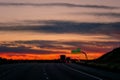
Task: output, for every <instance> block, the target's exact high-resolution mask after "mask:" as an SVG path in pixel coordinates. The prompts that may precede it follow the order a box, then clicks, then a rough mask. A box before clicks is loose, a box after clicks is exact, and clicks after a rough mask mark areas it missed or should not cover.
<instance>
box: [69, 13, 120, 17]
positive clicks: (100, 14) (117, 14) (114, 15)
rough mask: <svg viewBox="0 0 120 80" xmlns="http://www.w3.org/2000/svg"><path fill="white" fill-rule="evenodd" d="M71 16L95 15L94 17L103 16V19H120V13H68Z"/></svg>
mask: <svg viewBox="0 0 120 80" xmlns="http://www.w3.org/2000/svg"><path fill="white" fill-rule="evenodd" d="M68 14H71V15H93V16H102V17H114V18H120V13H113V12H109V13H68Z"/></svg>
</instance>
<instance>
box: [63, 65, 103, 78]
mask: <svg viewBox="0 0 120 80" xmlns="http://www.w3.org/2000/svg"><path fill="white" fill-rule="evenodd" d="M64 66H65V67H67V68H69V69H70V70H73V71H76V72H78V73H81V74H84V75H87V76H89V77H92V78H95V79H97V80H103V79H102V78H100V77H97V76H94V75H92V74H88V73H86V72H83V71H80V70H76V69H74V68H71V67H69V66H66V65H64Z"/></svg>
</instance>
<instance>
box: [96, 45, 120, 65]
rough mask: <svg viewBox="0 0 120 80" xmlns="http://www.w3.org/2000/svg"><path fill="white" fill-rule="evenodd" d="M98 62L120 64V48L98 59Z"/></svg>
mask: <svg viewBox="0 0 120 80" xmlns="http://www.w3.org/2000/svg"><path fill="white" fill-rule="evenodd" d="M96 61H97V62H107V63H120V47H119V48H116V49H113V50H112V51H110V52H108V53H106V54H104V55H103V56H101V57H100V58H98V59H96Z"/></svg>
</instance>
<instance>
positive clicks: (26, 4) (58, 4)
mask: <svg viewBox="0 0 120 80" xmlns="http://www.w3.org/2000/svg"><path fill="white" fill-rule="evenodd" d="M0 6H35V7H36V6H37V7H45V6H48V7H56V6H61V7H77V8H79V7H80V8H97V9H119V7H114V6H105V5H81V4H72V3H10V2H9V3H3V2H0Z"/></svg>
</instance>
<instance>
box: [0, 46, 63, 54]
mask: <svg viewBox="0 0 120 80" xmlns="http://www.w3.org/2000/svg"><path fill="white" fill-rule="evenodd" d="M0 53H24V54H28V53H29V54H30V53H32V54H54V53H65V52H62V51H51V50H34V49H30V48H29V47H24V46H18V47H8V46H0Z"/></svg>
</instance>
